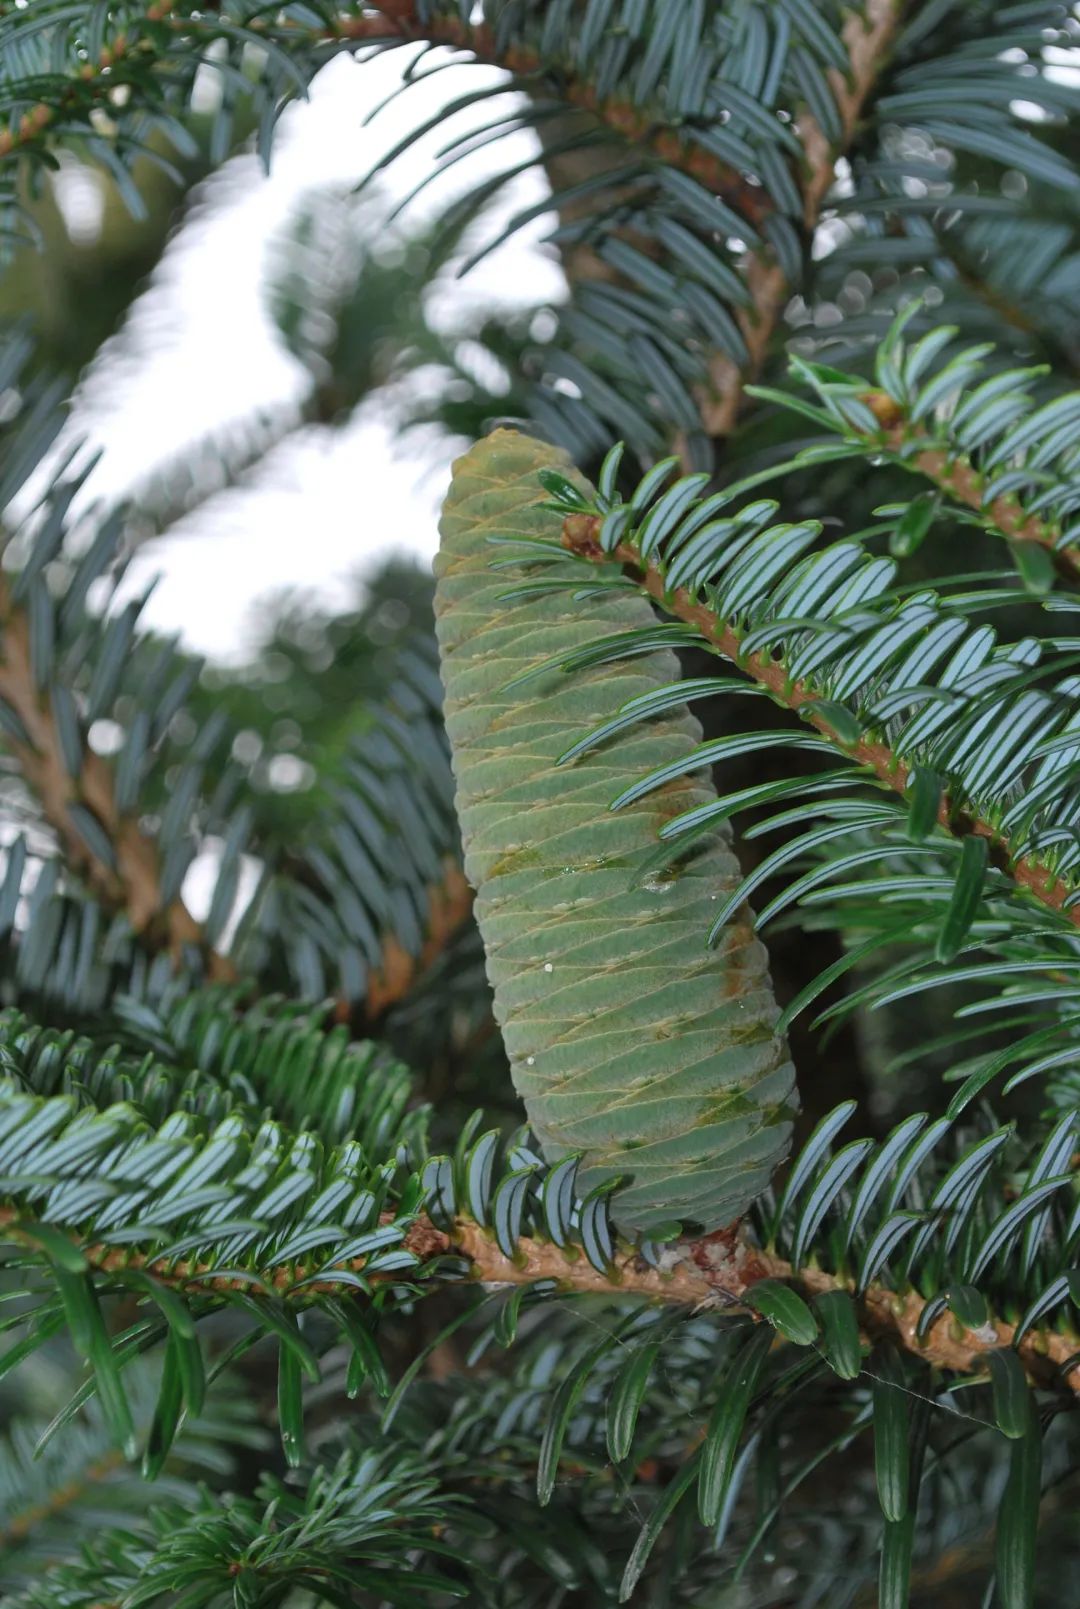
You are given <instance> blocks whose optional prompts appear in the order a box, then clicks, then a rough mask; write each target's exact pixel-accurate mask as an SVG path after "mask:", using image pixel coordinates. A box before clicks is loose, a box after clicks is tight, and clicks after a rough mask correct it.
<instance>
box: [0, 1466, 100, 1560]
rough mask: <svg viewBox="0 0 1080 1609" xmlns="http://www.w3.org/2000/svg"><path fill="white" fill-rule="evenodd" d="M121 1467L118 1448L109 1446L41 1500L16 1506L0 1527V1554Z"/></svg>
mask: <svg viewBox="0 0 1080 1609" xmlns="http://www.w3.org/2000/svg"><path fill="white" fill-rule="evenodd" d="M123 1467H124V1457H123V1454H122V1453H121V1452H120V1451H119V1449H118V1448H115V1447H113V1448H110V1449H109V1450H108V1451H107V1452H104V1453H102V1454H101V1456H100V1457H99V1458H95V1459H94V1461H93V1462H92V1463H90V1464H87V1465H86V1466H85V1467H84V1468H83V1469H81V1470H80V1471H79V1472H78V1474H74V1475H72V1476H70V1478H69V1479H68V1480H66V1481H64V1483H63V1485H62V1486H58V1487H57V1488H56V1489H55V1491H52V1492H50V1493H49V1496H48V1497H47V1498H45V1499H43V1501H41V1502H40V1503H31V1504H29V1505H28V1506H27V1507H26V1508H24V1509H20V1510H19V1512H18V1513H17V1514H13V1515H12V1516H11V1518H10V1519H9V1520H8V1522H7V1524H6V1525H4V1526H3V1527H0V1554H2V1553H3V1552H4V1551H6V1550H7V1549H9V1548H16V1547H21V1546H22V1545H23V1544H24V1543H25V1542H27V1541H28V1540H29V1538H30V1537H32V1536H33V1534H34V1532H35V1531H36V1530H37V1529H38V1527H39V1526H41V1525H44V1524H45V1523H46V1521H48V1520H53V1519H55V1518H56V1516H57V1515H58V1514H62V1513H63V1512H64V1510H65V1509H67V1508H70V1507H71V1505H72V1504H73V1503H78V1502H79V1501H80V1500H81V1499H82V1498H84V1497H85V1496H86V1494H87V1492H88V1491H90V1490H92V1489H93V1487H95V1486H96V1485H97V1484H98V1482H100V1481H104V1480H107V1479H108V1478H109V1476H110V1475H113V1474H115V1472H116V1471H117V1470H118V1469H122V1468H123Z"/></svg>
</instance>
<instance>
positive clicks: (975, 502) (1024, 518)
mask: <svg viewBox="0 0 1080 1609" xmlns="http://www.w3.org/2000/svg"><path fill="white" fill-rule="evenodd" d="M860 400H861V401H862V402H864V403H866V405H867V407H868V408H869V409H870V411H871V413H873V415H874V417H875V418H876V419H878V420H879V421H880V423H881V435H880V438H875V437H873V436H867V437H866V438H865V439H866V440H867V441H868V442H870V443H871V444H873V445H874V446H878V445H880V446H882V447H884V448H885V449H886V451H888V452H890V453H893V454H895V455H896V458H897V461H898V462H899V463H900V464H902V465H903V467H904V468H905V469H913V470H916V471H917V472H918V473H919V474H920V475H925V476H926V478H927V480H930V481H933V483H934V485H935V486H938V487H940V489H941V490H942V491H943V492H944V493H945V494H946V495H947V496H949V497H952V498H954V499H955V500H956V501H957V502H958V503H964V504H965V505H966V506H967V507H968V508H970V509H974V511H975V513H976V514H978V515H980V516H981V518H982V519H983V520H984V521H985V523H986V525H987V526H988V527H989V528H990V529H992V530H995V531H997V533H998V534H999V535H1000V536H1003V537H1005V538H1006V539H1007V540H1008V541H1011V542H1033V543H1035V544H1036V545H1037V546H1039V547H1042V548H1045V549H1046V550H1047V551H1048V552H1049V553H1050V554H1051V556H1052V557H1053V560H1054V563H1055V565H1056V567H1057V569H1058V571H1059V573H1060V574H1061V575H1062V576H1063V577H1064V578H1065V579H1066V580H1067V581H1070V582H1072V583H1074V584H1076V583H1080V548H1078V547H1076V546H1075V545H1073V544H1069V545H1068V546H1067V547H1058V545H1057V544H1058V542H1059V541H1060V539H1061V531H1060V529H1059V527H1058V526H1056V525H1053V524H1052V523H1050V522H1049V521H1047V520H1041V519H1040V518H1039V517H1038V515H1037V514H1028V513H1026V512H1025V510H1024V508H1023V507H1022V506H1021V504H1020V503H1019V501H1018V500H1017V499H1016V498H1015V497H995V498H993V499H991V501H990V502H989V503H984V502H983V491H984V481H983V477H982V476H981V475H980V474H979V472H978V470H977V469H976V468H975V467H974V465H973V464H972V462H971V460H970V458H968V457H967V456H966V455H963V454H957V455H955V456H954V455H953V454H951V453H950V452H949V450H948V448H947V447H946V446H943V445H942V444H941V442H940V441H939V440H938V438H937V437H935V436H934V435H933V434H932V433H931V432H929V431H926V430H923V429H922V428H921V427H920V426H919V425H916V424H912V423H910V422H909V421H908V420H906V419H905V418H904V416H903V410H902V408H901V407H900V404H899V403H898V402H896V401H895V399H894V398H892V397H890V396H888V395H887V393H886V392H884V391H869V392H867V393H866V394H865V395H864V396H862V397H861V398H860Z"/></svg>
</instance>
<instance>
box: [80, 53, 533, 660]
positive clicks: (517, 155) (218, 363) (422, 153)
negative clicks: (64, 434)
mask: <svg viewBox="0 0 1080 1609" xmlns="http://www.w3.org/2000/svg"><path fill="white" fill-rule="evenodd" d="M408 59H409V52H407V51H393V52H390V53H388V54H387V55H385V56H383V57H382V58H380V59H376V60H373V61H369V62H362V63H357V62H355V61H354V60H352V59H351V58H348V57H341V58H339V59H338V60H336V61H335V62H333V63H332V64H331V65H330V66H329V67H328V68H326V69H325V71H324V72H323V73H322V74H321V75H320V76H319V78H318V79H317V80H316V82H315V84H314V86H313V89H312V94H311V98H310V100H309V101H308V102H306V103H303V104H300V105H297V106H295V107H293V108H291V109H290V110H289V111H288V112H287V113H286V114H285V117H284V118H283V120H282V123H281V125H280V128H279V133H278V138H277V141H276V143H275V148H274V157H273V163H272V168H271V172H270V176H269V177H268V178H267V177H266V176H265V175H264V173H263V170H262V168H261V166H260V165H259V163H258V162H257V160H256V159H255V158H254V157H241V158H238V159H236V160H234V161H233V162H231V163H229V164H228V165H227V166H226V168H225V169H223V170H221V171H220V172H219V173H218V174H217V175H216V176H214V177H213V178H212V179H211V180H210V181H209V184H208V186H207V187H206V190H205V192H204V196H205V204H204V207H203V208H202V216H201V217H200V218H199V219H198V220H197V221H195V220H193V221H192V223H191V224H190V225H189V226H188V227H186V228H185V229H184V230H182V231H181V233H180V234H179V235H178V236H177V238H176V240H175V241H174V242H173V244H172V245H171V246H170V248H169V250H168V251H167V253H166V255H165V258H164V260H163V263H162V266H161V269H160V270H159V272H158V275H157V276H156V278H155V282H154V284H153V286H152V287H151V289H150V291H149V292H148V293H147V295H146V296H145V297H144V299H143V301H142V304H141V305H140V306H139V307H138V310H137V318H138V320H139V321H140V324H144V325H145V327H146V329H147V342H146V344H147V348H148V350H147V352H146V355H145V357H144V359H143V361H142V362H141V363H140V364H138V365H135V366H132V368H131V369H130V370H128V371H127V372H125V373H124V374H123V375H122V377H119V378H118V376H117V375H116V373H115V372H109V371H108V370H106V369H104V368H103V370H102V373H101V374H100V376H99V377H98V378H97V379H96V380H94V379H92V380H91V383H90V384H89V385H88V386H87V387H86V388H85V391H84V394H83V396H82V397H81V399H80V403H79V405H78V406H77V408H76V412H75V418H74V421H73V428H74V430H75V431H76V432H77V433H78V434H79V435H81V436H85V437H88V438H89V439H90V440H91V441H93V442H95V443H98V444H100V445H101V446H102V447H103V449H104V457H103V460H102V463H101V465H100V466H99V468H98V469H97V470H96V471H95V474H94V477H93V481H92V486H91V490H92V492H93V493H94V494H95V495H97V496H101V497H104V498H111V497H112V496H114V495H115V494H116V493H117V492H118V491H121V490H122V489H123V488H124V487H125V486H127V485H129V484H131V483H132V482H134V481H136V480H140V479H141V478H142V477H143V476H144V475H145V474H146V472H147V470H148V469H149V468H150V466H151V465H152V463H153V462H154V461H155V460H157V459H162V458H165V459H167V458H169V457H171V456H172V455H173V454H174V453H175V452H176V451H177V449H178V448H179V447H180V446H182V445H183V443H184V440H185V438H187V439H197V438H199V437H200V436H204V435H205V434H206V433H207V432H208V431H212V430H213V429H214V428H215V427H219V426H221V425H222V424H224V423H225V422H227V421H229V420H232V419H239V418H243V417H244V416H245V415H246V414H248V413H249V412H250V410H251V408H252V406H253V405H255V406H258V405H261V404H271V405H272V404H274V403H277V402H282V401H286V400H288V399H289V398H290V397H295V396H296V395H297V394H298V392H299V390H300V389H302V374H301V371H300V370H299V367H298V366H297V365H296V364H295V363H294V360H293V359H292V358H291V356H290V355H289V354H288V353H287V352H286V351H285V350H284V349H283V348H282V347H281V345H280V343H279V341H278V339H277V336H276V332H275V331H274V329H273V326H272V324H271V322H270V320H269V319H268V317H267V314H266V310H265V305H264V300H263V291H262V281H263V274H264V270H265V251H266V245H267V242H268V240H272V239H273V237H274V236H275V234H276V233H277V232H278V231H279V230H280V229H281V228H282V227H283V225H285V224H286V223H287V220H288V219H289V217H290V215H291V214H292V212H293V211H294V209H295V208H296V206H297V203H298V201H299V200H300V198H301V197H302V195H303V193H304V191H305V190H307V189H308V188H310V187H321V186H323V185H326V184H329V183H342V182H348V181H351V180H353V179H356V178H358V177H359V176H360V175H362V174H363V173H364V172H365V171H366V170H367V169H368V168H369V166H370V165H371V164H372V162H373V161H374V160H375V159H376V158H377V156H378V155H379V154H380V153H381V152H382V151H384V150H386V149H387V148H388V147H389V146H390V144H391V143H392V142H393V140H394V139H396V138H398V137H400V135H401V134H402V133H404V132H405V131H406V130H408V129H409V128H414V127H415V126H416V125H417V124H418V122H419V121H420V120H421V119H422V117H423V116H424V115H425V113H426V112H428V111H430V110H433V109H434V107H435V106H437V105H438V104H439V103H440V101H443V100H446V99H448V98H450V96H451V95H455V94H460V93H461V92H462V91H463V89H464V88H465V87H467V86H475V85H478V84H480V83H485V82H491V81H492V80H493V79H495V78H497V77H498V76H499V75H497V74H495V73H493V72H492V71H491V70H489V69H484V68H479V67H473V66H461V67H454V68H452V69H450V70H447V71H445V72H440V73H438V74H437V75H436V76H435V77H434V79H433V80H432V82H431V83H429V84H422V85H419V86H417V87H415V88H412V89H410V90H409V91H408V92H407V93H406V94H404V95H402V96H400V97H399V98H398V99H397V100H396V101H395V102H394V103H392V105H391V106H390V107H388V108H387V109H386V110H385V111H384V112H382V113H381V114H380V115H379V116H378V118H376V119H375V120H374V122H373V123H372V124H371V125H370V126H369V127H366V128H365V127H364V126H363V118H364V116H365V114H366V113H367V111H368V110H369V109H370V108H371V107H372V106H373V105H374V104H375V103H376V102H377V101H378V100H380V99H381V98H382V97H383V96H384V95H385V94H387V93H388V91H389V90H391V89H392V88H393V87H394V85H395V84H396V83H397V82H398V81H399V79H400V75H401V71H402V68H403V66H404V65H405V64H406V62H407V61H408ZM431 59H432V58H429V61H430V60H431ZM495 105H496V106H497V107H499V108H502V107H506V108H508V107H509V105H510V102H509V100H507V101H506V102H501V101H500V102H496V103H495ZM465 115H466V116H467V117H468V116H471V117H472V120H473V121H474V122H480V121H482V120H483V119H484V118H486V117H488V116H491V115H493V109H492V108H491V107H490V106H486V107H485V106H481V107H480V108H479V109H478V110H477V111H476V112H475V113H471V114H465ZM455 126H456V127H461V126H463V125H462V123H461V121H460V120H459V122H458V123H457V124H456V125H455ZM445 138H446V130H445V127H444V129H442V130H440V131H439V135H438V138H435V139H430V140H428V141H427V142H425V144H424V146H423V147H422V148H419V147H418V148H414V149H413V150H411V151H409V152H408V153H407V154H406V155H405V156H404V157H403V158H401V159H400V160H399V162H398V163H396V164H395V165H394V166H393V167H392V168H391V169H390V170H389V172H388V174H387V175H386V177H385V180H384V187H385V189H387V190H388V191H390V192H392V194H393V195H395V196H397V195H401V194H403V193H404V191H405V190H406V189H407V188H409V187H411V185H412V184H413V183H415V182H416V180H417V179H418V178H420V177H422V176H423V174H424V172H425V171H426V169H427V167H428V166H429V165H430V162H431V159H432V153H433V151H434V149H435V148H436V147H437V146H438V144H440V143H441V142H442V141H443V140H445ZM526 139H527V137H526V136H514V137H512V138H511V139H510V140H508V141H503V142H499V144H498V146H497V148H496V150H495V152H494V154H493V155H492V154H490V153H487V152H484V153H481V154H480V155H479V156H478V158H477V159H475V160H473V159H470V160H469V161H467V162H465V163H462V164H461V165H460V166H459V167H458V168H456V169H455V170H454V172H453V175H452V179H453V187H452V188H450V189H448V188H447V186H446V185H445V184H443V183H440V185H439V186H438V187H437V186H434V185H433V186H432V187H431V191H430V192H428V193H426V194H425V195H424V197H422V198H421V202H420V203H419V204H418V207H417V208H416V209H414V210H413V213H412V214H411V217H412V219H413V220H414V221H416V222H419V221H420V220H421V219H422V217H423V216H424V213H423V212H422V211H420V210H419V208H420V207H421V206H422V207H424V208H427V209H430V208H432V207H437V206H440V205H442V204H445V202H446V199H447V197H448V196H449V195H451V194H456V193H460V190H461V188H462V186H463V184H464V185H468V184H476V183H478V182H479V180H480V179H481V178H482V177H484V176H486V174H487V173H489V172H491V171H494V169H495V166H496V165H498V166H500V167H501V166H503V165H511V164H513V163H514V162H515V161H518V160H520V159H521V157H522V156H524V155H525V154H526V153H527V151H528V149H529V146H528V144H527V143H526ZM485 156H486V157H487V161H486V162H485V160H484V158H485ZM541 194H542V189H541V180H540V178H539V176H538V175H536V174H530V175H528V176H526V177H525V178H523V179H521V180H518V181H516V182H515V184H514V185H513V187H512V189H511V190H510V191H508V195H507V201H506V203H505V204H504V205H503V206H502V207H501V208H500V209H499V210H497V211H496V212H495V213H493V214H492V215H491V216H490V217H489V219H488V220H487V224H486V227H488V228H492V229H497V227H498V222H499V219H500V218H501V217H503V216H505V215H506V213H507V212H508V211H509V210H511V208H516V207H519V206H522V205H524V204H528V203H530V202H532V201H533V200H534V199H537V198H538V197H539V196H540V195H541ZM61 199H63V198H61ZM409 221H410V215H406V218H405V224H406V226H408V223H409ZM549 227H550V219H549V218H545V219H541V220H539V221H538V222H537V223H536V224H535V225H534V226H533V227H532V228H531V229H530V230H529V231H528V234H527V235H525V234H522V235H521V236H518V237H515V238H514V239H512V240H511V241H510V242H509V243H508V244H507V245H506V246H504V247H502V248H500V250H499V251H498V252H497V253H495V254H493V256H492V257H491V258H489V259H487V260H486V261H485V262H484V263H482V264H480V265H479V266H478V268H477V269H476V270H475V271H474V272H473V273H472V274H471V275H470V276H469V277H468V278H467V279H466V280H464V281H462V282H459V283H458V295H459V298H460V299H459V301H458V303H457V305H458V307H460V308H462V309H464V308H466V307H483V306H486V307H488V308H490V307H492V306H494V305H505V306H514V305H521V304H532V303H535V302H536V301H541V300H544V299H546V298H548V297H552V298H559V296H560V294H561V281H560V276H559V274H558V272H557V270H556V268H555V266H554V262H553V259H552V257H551V256H550V254H548V253H545V252H543V251H542V250H541V249H540V248H539V247H538V244H537V242H538V238H539V236H540V235H542V234H543V233H544V230H545V228H549ZM372 415H373V410H370V409H369V410H367V411H366V412H365V413H364V414H363V415H362V416H361V417H360V418H358V419H357V420H355V421H354V423H353V424H352V425H351V426H350V427H349V428H348V429H347V430H345V431H338V432H334V433H332V434H331V433H330V432H316V431H312V432H307V433H305V434H304V436H303V437H302V439H300V440H296V441H294V442H292V443H291V444H289V445H287V446H286V447H285V448H284V449H283V450H282V451H280V452H278V453H276V454H275V455H274V457H273V459H272V460H271V461H270V463H269V464H268V465H267V468H266V472H264V473H262V474H261V476H260V484H258V485H256V486H254V487H253V488H252V489H250V490H247V489H244V490H240V491H230V492H228V493H226V494H225V495H224V496H222V497H221V498H219V499H217V500H215V502H214V503H213V504H211V505H208V506H206V507H205V508H203V509H202V510H199V511H197V512H196V514H194V515H193V516H192V517H190V518H189V519H188V520H186V521H185V522H184V523H183V525H182V526H180V527H178V528H176V529H175V530H174V531H173V532H171V533H170V534H169V535H168V536H167V537H165V538H163V539H161V540H159V541H157V542H155V543H153V544H151V545H150V546H149V547H148V548H147V549H146V550H145V552H144V553H143V554H141V555H140V556H139V557H138V558H137V560H136V562H135V565H134V566H133V570H132V575H131V585H132V586H133V587H136V586H138V587H139V588H140V589H141V587H142V586H144V585H145V584H146V582H147V581H148V580H149V578H150V577H151V576H152V575H154V574H159V575H160V581H159V583H158V586H157V589H156V591H155V593H154V595H153V597H152V598H151V601H150V603H149V605H148V608H147V612H146V615H145V619H146V621H147V624H148V625H152V626H154V627H155V628H157V629H159V630H163V631H170V632H173V631H179V632H180V633H181V634H182V636H183V638H184V640H185V642H186V643H187V644H188V645H189V646H190V647H192V648H194V649H198V650H201V651H203V652H206V653H209V654H212V655H214V656H215V657H218V658H227V657H233V656H235V655H237V654H239V653H242V651H243V649H244V646H245V644H246V643H247V642H248V641H250V636H251V631H252V627H253V625H254V624H255V621H256V619H257V616H258V612H259V611H258V599H259V598H260V596H262V595H265V594H266V593H267V592H270V591H274V590H277V589H280V588H282V587H286V586H288V587H298V588H304V589H314V590H316V591H317V592H318V594H319V595H320V596H321V597H322V598H323V599H324V600H327V601H329V602H331V603H332V602H333V601H334V600H335V598H338V599H343V598H345V597H347V596H350V589H347V588H346V587H345V586H344V585H343V583H344V582H345V580H346V578H347V577H350V576H352V575H355V574H356V573H357V571H358V570H361V571H362V569H363V568H364V567H365V566H367V565H370V564H371V563H372V562H373V561H376V560H377V559H379V558H381V557H383V556H385V555H386V554H387V553H388V552H390V551H391V550H393V549H395V548H396V549H398V550H399V551H400V550H401V549H407V550H410V551H412V552H414V553H416V554H419V555H422V556H423V557H425V558H429V557H430V555H431V554H432V553H433V552H434V549H435V546H436V542H437V535H436V529H435V519H436V512H435V511H436V507H437V504H438V501H439V498H440V495H441V492H442V489H443V486H444V484H445V479H446V474H447V470H448V465H449V461H450V458H451V456H452V452H453V449H452V446H451V444H449V443H446V444H436V445H435V446H434V450H433V443H432V439H431V437H430V436H429V435H428V434H427V433H426V432H425V433H423V435H418V436H417V438H416V441H415V442H413V443H410V442H409V441H408V440H406V441H405V442H404V443H403V442H401V441H399V440H397V439H395V437H394V434H393V432H392V430H391V429H389V428H387V427H386V426H385V425H383V424H381V423H380V421H379V419H378V418H377V417H373V416H372Z"/></svg>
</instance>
